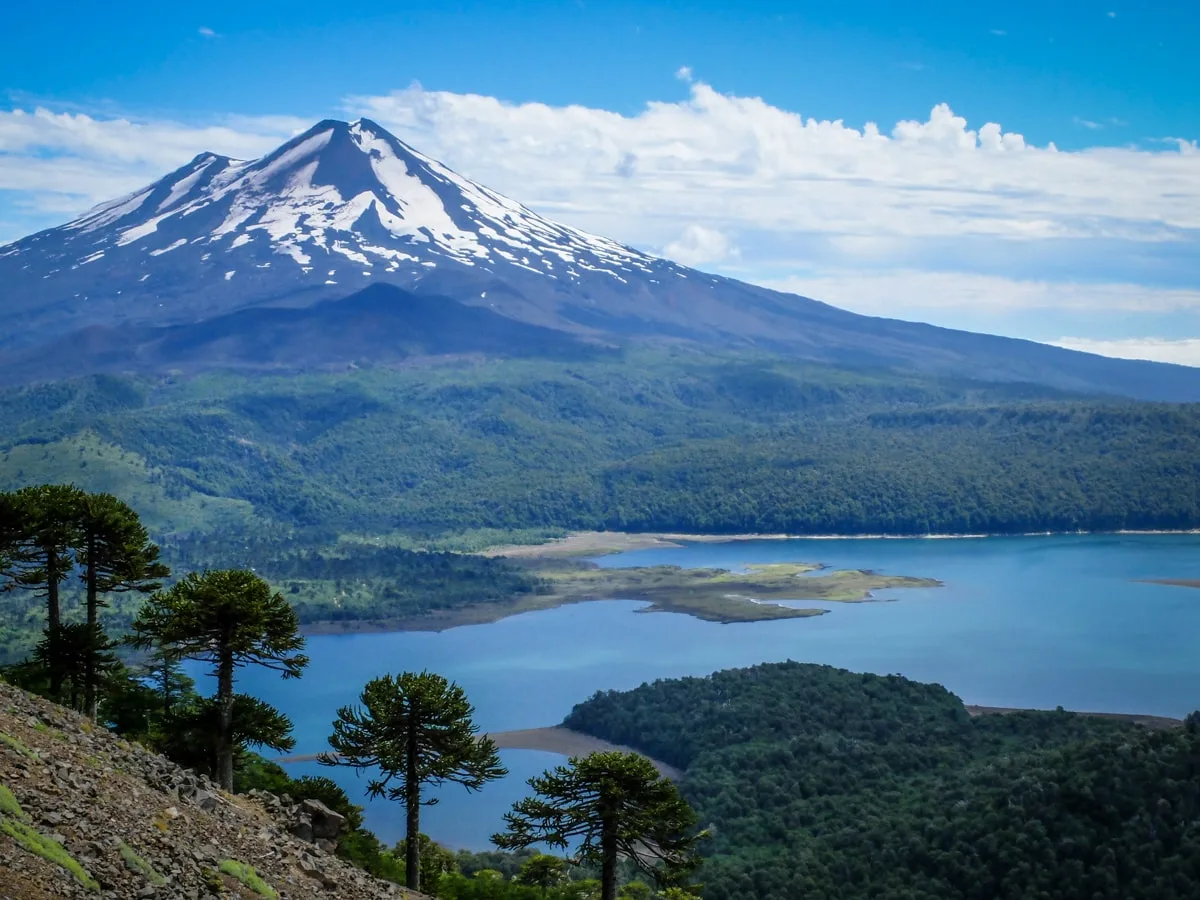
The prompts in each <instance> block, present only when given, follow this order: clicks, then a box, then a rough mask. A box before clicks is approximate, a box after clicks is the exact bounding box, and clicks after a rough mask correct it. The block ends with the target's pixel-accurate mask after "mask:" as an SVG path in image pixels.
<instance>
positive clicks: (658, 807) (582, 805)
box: [492, 752, 701, 900]
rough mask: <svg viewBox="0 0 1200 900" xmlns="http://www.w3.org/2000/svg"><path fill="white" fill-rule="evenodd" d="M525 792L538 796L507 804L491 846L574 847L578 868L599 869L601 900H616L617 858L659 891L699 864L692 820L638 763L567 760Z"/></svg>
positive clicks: (629, 757) (617, 756) (671, 790)
mask: <svg viewBox="0 0 1200 900" xmlns="http://www.w3.org/2000/svg"><path fill="white" fill-rule="evenodd" d="M529 786H530V787H531V788H533V790H534V793H535V795H536V796H533V797H526V798H525V799H524V800H520V801H518V802H517V803H516V804H514V805H513V809H512V812H510V813H507V814H505V816H504V821H505V824H506V825H507V826H508V830H507V831H505V832H503V833H501V834H497V835H493V837H492V842H493V843H494V844H495V845H496V846H497V847H499V848H500V849H502V850H520V849H523V848H525V847H530V846H532V845H534V844H541V843H545V844H549V845H550V846H552V847H559V848H563V849H566V848H567V847H569V846H571V844H572V843H576V844H577V847H578V849H577V851H576V861H577V862H580V863H584V864H590V865H598V866H599V867H600V873H601V874H600V891H601V893H600V896H601V900H616V896H617V861H618V859H619V858H620V857H622V856H623V857H626V858H627V859H630V860H632V861H633V863H634V864H635V865H636V866H637V867H638V868H639V869H641V870H642V871H643V872H645V873H646V874H647V875H649V876H650V877H651V878H653V879H654V880H655V881H656V882H657V883H658V884H659V885H663V886H668V885H678V884H680V883H682V882H684V881H685V880H686V878H687V877H688V875H689V874H690V873H691V872H693V871H694V870H695V869H696V867H697V866H698V865H699V863H700V858H699V855H698V854H697V850H696V845H697V843H698V841H699V839H700V837H701V835H700V834H698V833H697V831H696V814H695V813H694V812H693V811H692V808H691V807H690V806H688V805H687V802H686V801H684V799H683V798H682V797H681V796H680V795H679V791H678V790H677V789H676V787H675V785H674V784H672V783H671V782H670V781H669V780H667V779H666V778H663V777H662V776H660V775H659V773H658V771H657V770H656V769H655V768H654V765H653V763H651V762H650V760H648V759H646V758H645V757H644V756H641V755H639V754H637V753H617V752H605V753H592V754H590V755H588V756H584V757H582V758H580V757H572V758H571V760H570V761H569V762H568V764H567V765H565V766H557V767H555V768H554V769H553V770H551V771H549V772H546V773H544V774H542V775H541V776H535V777H533V778H531V779H529Z"/></svg>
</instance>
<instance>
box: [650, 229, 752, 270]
mask: <svg viewBox="0 0 1200 900" xmlns="http://www.w3.org/2000/svg"><path fill="white" fill-rule="evenodd" d="M663 255H664V256H666V257H667V258H668V259H673V260H675V261H676V262H679V263H683V264H684V265H685V266H703V265H707V264H710V263H716V262H722V261H724V260H727V259H730V258H734V257H737V256H738V255H740V254H739V252H738V249H737V248H736V247H734V246H733V245H732V244H731V243H730V242H729V238H727V237H726V236H725V235H723V234H721V232H719V231H717V230H716V229H715V228H705V227H704V226H703V225H689V226H688V227H687V228H685V229H684V230H683V234H681V235H680V236H679V237H678V238H677V239H676V240H674V241H671V243H669V244H667V246H666V247H664V248H663Z"/></svg>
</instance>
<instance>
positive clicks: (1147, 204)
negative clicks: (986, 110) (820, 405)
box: [347, 82, 1200, 246]
mask: <svg viewBox="0 0 1200 900" xmlns="http://www.w3.org/2000/svg"><path fill="white" fill-rule="evenodd" d="M347 110H348V113H349V114H351V115H366V116H369V117H371V118H373V119H376V120H378V121H379V122H380V123H381V124H383V125H385V126H387V127H390V128H392V129H393V130H395V131H396V133H397V134H399V135H400V136H401V137H402V138H404V139H405V140H408V141H409V142H410V143H412V144H414V145H415V146H417V147H419V148H421V149H423V150H425V152H428V153H430V154H432V155H434V156H437V157H439V158H441V159H444V160H445V161H446V162H448V163H449V164H450V165H451V166H453V167H454V168H456V169H458V170H459V171H461V172H463V173H464V174H466V175H469V176H471V177H473V178H476V179H477V180H480V181H482V182H484V183H485V184H489V185H491V186H492V187H495V188H497V189H499V190H502V191H505V192H507V193H510V194H513V195H514V196H517V197H519V198H520V199H522V200H524V201H525V202H527V203H529V204H531V205H533V206H535V207H538V208H540V209H542V210H544V211H547V212H550V213H552V214H555V215H558V216H559V217H561V218H565V219H568V220H569V221H571V222H572V224H577V225H581V226H583V227H587V228H591V229H593V230H598V231H602V232H605V233H608V234H611V235H612V236H614V237H618V238H621V239H623V240H626V241H629V242H633V243H639V244H642V245H645V246H662V245H663V244H664V243H666V242H667V241H668V240H670V239H671V237H672V236H674V235H677V234H678V233H679V230H680V228H681V226H682V225H683V224H684V223H687V222H695V221H706V222H719V223H720V224H719V225H716V226H714V227H719V228H720V229H721V230H722V231H723V232H725V233H727V234H731V235H735V236H736V233H737V232H738V231H740V230H743V229H755V230H761V231H766V232H771V233H774V234H777V235H781V236H787V235H789V234H793V233H798V232H799V233H806V234H870V235H893V236H905V237H909V238H914V237H961V236H964V235H986V236H992V237H998V238H1009V239H1018V240H1029V239H1037V238H1052V237H1073V236H1077V237H1087V238H1096V237H1101V236H1108V237H1129V238H1134V239H1137V240H1165V239H1176V235H1175V234H1174V233H1173V229H1186V228H1200V157H1197V158H1193V157H1191V156H1190V155H1188V154H1187V153H1186V152H1184V151H1183V149H1182V146H1183V145H1182V144H1181V145H1180V148H1181V149H1180V150H1178V151H1176V150H1155V151H1149V150H1138V149H1132V148H1109V147H1105V148H1096V149H1090V150H1082V151H1071V152H1067V151H1058V150H1057V149H1056V148H1055V147H1054V145H1052V144H1050V145H1047V146H1045V147H1035V146H1033V145H1032V144H1029V143H1028V142H1026V141H1025V139H1024V138H1023V137H1022V135H1020V134H1018V133H1014V132H1011V131H1009V132H1006V131H1004V130H1003V129H1002V128H1001V126H1000V125H998V124H995V123H987V124H985V125H983V126H982V127H980V128H978V129H973V128H971V127H969V125H968V123H967V122H966V120H965V119H963V118H962V117H960V116H957V115H955V114H954V112H953V111H952V110H951V109H950V107H949V106H947V105H945V104H940V105H938V106H936V107H934V109H933V110H932V112H931V113H930V115H929V117H928V118H927V119H926V120H925V121H918V120H906V121H902V122H899V123H897V124H896V125H895V126H894V127H893V128H892V129H891V131H890V133H885V132H884V131H883V130H881V129H880V128H879V127H878V126H876V125H875V124H874V123H867V124H866V125H865V126H863V127H862V128H854V127H851V126H849V125H847V124H846V123H844V122H842V121H840V120H839V121H827V120H824V121H822V120H817V119H812V118H809V119H806V118H804V117H803V116H801V115H799V114H797V113H794V112H791V111H788V110H784V109H780V108H779V107H775V106H772V105H770V104H768V103H766V102H765V101H763V100H761V99H759V98H754V97H736V96H729V95H725V94H721V93H719V92H717V91H715V90H714V89H713V88H711V87H710V86H709V85H707V84H704V83H702V82H695V83H693V84H692V85H691V94H690V97H689V98H688V99H687V100H684V101H681V102H678V103H662V102H653V103H650V104H648V105H647V107H646V108H645V109H644V110H643V111H642V112H640V113H638V114H637V115H632V116H625V115H621V114H618V113H613V112H609V111H606V110H598V109H590V108H587V107H582V106H567V107H552V106H548V105H545V104H540V103H524V104H509V103H505V102H503V101H501V100H498V99H496V98H494V97H486V96H481V95H478V94H454V93H449V92H442V91H426V90H423V89H422V88H420V87H412V88H409V89H407V90H403V91H398V92H395V93H393V94H389V95H386V96H373V97H355V98H351V99H350V100H348V101H347ZM631 158H632V159H636V161H637V165H636V171H635V173H634V175H635V177H628V174H629V167H628V166H627V165H626V166H622V165H621V161H622V160H623V159H631ZM618 171H621V173H622V174H623V175H625V176H626V177H620V176H618V175H617V172H618ZM742 244H743V246H745V244H746V242H744V241H743V242H742Z"/></svg>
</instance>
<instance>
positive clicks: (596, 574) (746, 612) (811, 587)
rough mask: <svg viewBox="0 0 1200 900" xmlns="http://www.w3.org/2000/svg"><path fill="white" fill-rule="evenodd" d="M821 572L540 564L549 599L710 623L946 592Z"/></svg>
mask: <svg viewBox="0 0 1200 900" xmlns="http://www.w3.org/2000/svg"><path fill="white" fill-rule="evenodd" d="M823 570H824V567H823V566H821V565H820V564H817V563H773V564H766V565H751V566H747V567H746V571H744V572H731V571H729V570H728V569H684V568H680V567H679V566H666V565H661V566H639V567H632V568H604V567H600V566H598V565H596V564H595V563H579V562H550V561H543V562H541V563H540V564H539V565H538V573H539V575H540V576H541V577H542V578H543V579H544V580H545V581H546V582H547V583H548V584H549V585H550V589H551V594H550V595H549V596H548V597H547V598H546V599H548V600H551V601H552V602H553V601H554V600H557V601H558V602H562V603H574V602H579V601H584V600H611V599H622V600H645V601H648V602H649V603H650V604H651V605H650V606H649V607H647V608H646V609H644V610H641V611H642V612H680V613H685V614H687V615H691V616H695V617H696V618H698V619H704V620H705V621H709V622H757V621H762V620H765V619H792V618H802V617H806V616H819V615H823V614H824V613H826V612H828V610H825V609H804V608H799V607H795V606H784V605H782V604H781V602H780V601H806V600H819V601H825V602H834V603H862V602H866V601H870V600H874V599H875V597H874V593H873V592H875V591H878V590H883V589H886V588H930V587H940V586H941V582H939V581H935V580H934V579H931V578H911V577H908V576H904V575H881V574H878V573H876V572H871V571H867V570H857V569H854V570H845V571H829V572H824V571H823ZM819 572H820V573H822V574H814V573H819Z"/></svg>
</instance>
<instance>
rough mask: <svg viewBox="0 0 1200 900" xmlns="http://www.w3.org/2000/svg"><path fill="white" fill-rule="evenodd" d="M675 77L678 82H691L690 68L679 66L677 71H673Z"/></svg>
mask: <svg viewBox="0 0 1200 900" xmlns="http://www.w3.org/2000/svg"><path fill="white" fill-rule="evenodd" d="M675 77H676V78H678V79H679V80H680V81H691V80H692V67H691V66H680V67H679V68H678V69H676V70H675Z"/></svg>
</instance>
